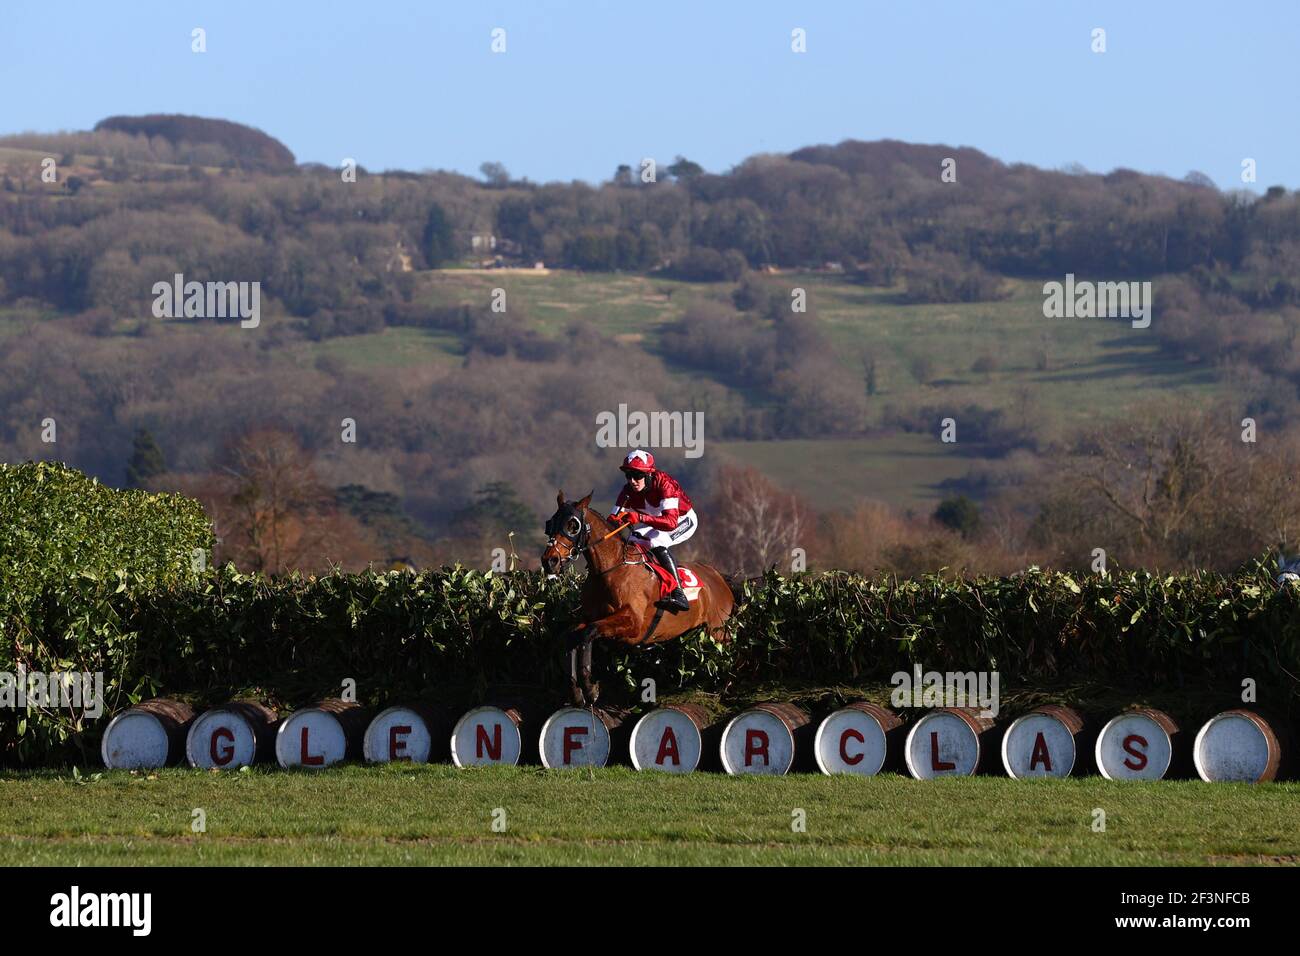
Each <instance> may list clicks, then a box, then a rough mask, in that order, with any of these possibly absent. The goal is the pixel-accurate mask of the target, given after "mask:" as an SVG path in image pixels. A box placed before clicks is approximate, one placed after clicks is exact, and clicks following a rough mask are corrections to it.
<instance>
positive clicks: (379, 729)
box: [361, 705, 433, 763]
mask: <svg viewBox="0 0 1300 956" xmlns="http://www.w3.org/2000/svg"><path fill="white" fill-rule="evenodd" d="M432 750H433V733H432V731H431V730H430V728H429V722H428V721H427V720H425V718H424V717H423V716H422V715H421V714H420V713H419V712H417V711H416V710H414V709H412V708H410V707H404V706H401V705H399V706H396V707H389V708H388V709H387V710H382V711H380V712H379V713H378V714H376V715H375V719H374V720H372V721H371V722H370V724H369V726H367V727H366V735H365V737H364V738H363V740H362V743H361V752H362V755H363V756H364V757H365V758H366V762H367V763H389V762H390V761H408V762H410V763H428V762H429V753H430V752H431V751H432Z"/></svg>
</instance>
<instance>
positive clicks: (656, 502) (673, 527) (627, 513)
mask: <svg viewBox="0 0 1300 956" xmlns="http://www.w3.org/2000/svg"><path fill="white" fill-rule="evenodd" d="M619 467H620V469H621V470H622V472H623V474H624V476H625V477H626V478H627V484H626V485H624V486H623V490H622V491H620V492H619V493H618V500H617V501H615V502H614V512H613V513H612V514H611V515H610V516H609V520H610V521H612V522H613V523H614V524H630V525H632V536H631V538H629V540H631V541H636V542H637V543H639V544H643V545H645V546H646V547H648V548H649V549H650V553H651V554H653V555H654V556H655V557H656V558H657V559H658V560H659V563H660V564H661V565H663V567H664V568H665V569H666V570H667V571H668V573H669V574H671V575H672V576H673V581H674V583H676V585H677V587H676V588H674V589H673V591H672V593H671V594H669V595H668V596H667V597H666V598H664V599H663V600H661V601H659V602H657V604H656V606H658V607H662V608H665V609H667V610H670V611H689V610H690V608H691V605H690V602H689V601H687V600H686V594H685V592H684V591H682V585H681V580H680V579H679V578H678V577H677V565H676V564H674V563H673V558H672V555H670V554H669V553H668V549H669V548H670V547H672V546H673V545H675V544H681V543H682V542H683V541H685V540H686V539H688V538H689V537H690V536H691V535H693V534H694V533H695V529H696V527H698V526H699V519H697V518H696V517H695V507H694V505H692V504H691V499H690V497H689V496H688V495H687V494H686V492H685V491H684V490H683V489H682V486H681V485H679V484H678V483H677V481H676V480H675V479H674V478H673V477H672V475H670V474H668V473H667V472H666V471H656V470H655V459H654V455H652V454H650V453H649V452H648V451H642V450H641V449H639V448H638V449H637V450H636V451H634V452H632V453H631V454H629V455H628V456H627V457H626V458H624V459H623V464H622V465H620V466H619Z"/></svg>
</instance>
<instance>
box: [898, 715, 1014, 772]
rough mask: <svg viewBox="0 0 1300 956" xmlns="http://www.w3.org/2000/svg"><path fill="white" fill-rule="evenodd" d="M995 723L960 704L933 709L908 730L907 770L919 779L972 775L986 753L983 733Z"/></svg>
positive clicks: (906, 748) (904, 755)
mask: <svg viewBox="0 0 1300 956" xmlns="http://www.w3.org/2000/svg"><path fill="white" fill-rule="evenodd" d="M992 726H993V723H992V721H990V720H988V719H987V718H982V717H976V716H974V715H972V714H970V713H967V712H965V711H962V710H959V709H957V708H943V709H940V710H932V711H930V712H929V713H928V714H926V715H925V716H923V717H922V718H921V719H920V720H918V721H917V722H916V723H915V724H913V725H912V729H911V730H910V731H909V732H908V734H907V742H906V743H905V744H904V745H903V758H904V761H905V762H906V764H907V772H908V773H910V774H911V775H912V776H913V777H915V778H916V779H917V780H932V779H934V778H936V777H968V776H970V775H971V774H973V773H975V771H976V770H978V769H979V765H980V759H981V758H982V757H983V746H982V744H981V741H980V737H981V735H982V734H984V733H985V732H987V731H988V729H989V728H991V727H992Z"/></svg>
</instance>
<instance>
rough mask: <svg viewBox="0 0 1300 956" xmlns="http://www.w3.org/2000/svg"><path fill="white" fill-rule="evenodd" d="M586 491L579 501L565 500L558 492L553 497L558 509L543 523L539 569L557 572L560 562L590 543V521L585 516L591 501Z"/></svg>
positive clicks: (565, 561) (564, 562) (550, 572)
mask: <svg viewBox="0 0 1300 956" xmlns="http://www.w3.org/2000/svg"><path fill="white" fill-rule="evenodd" d="M593 494H595V492H594V491H593V492H589V493H588V494H587V497H585V498H583V499H582V500H581V501H565V500H564V492H563V491H561V492H560V493H559V494H558V495H557V496H556V498H555V500H556V503H557V504H558V505H559V508H558V509H557V510H556V512H555V514H553V515H551V520H550V521H548V522H546V536H547V538H548V539H549V540H547V542H546V550H545V551H543V552H542V570H544V571H545V572H546V573H547V574H558V573H559V571H560V569H561V568H562V567H564V565H566V564H569V563H570V562H572V561H575V560H576V559H577V557H578V555H580V554H582V552H583V551H585V550H587V546H588V545H589V544H590V543H591V522H590V521H589V520H588V519H587V506H588V505H589V504H591V496H592V495H593Z"/></svg>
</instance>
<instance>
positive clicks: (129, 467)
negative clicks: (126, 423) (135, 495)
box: [126, 428, 167, 488]
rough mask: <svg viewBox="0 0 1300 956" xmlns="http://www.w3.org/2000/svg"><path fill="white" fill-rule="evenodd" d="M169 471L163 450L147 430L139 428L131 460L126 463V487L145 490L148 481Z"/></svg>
mask: <svg viewBox="0 0 1300 956" xmlns="http://www.w3.org/2000/svg"><path fill="white" fill-rule="evenodd" d="M166 470H167V462H166V461H164V460H163V453H162V449H161V448H159V447H158V442H157V441H156V440H155V439H154V437H153V433H152V432H151V431H149V429H147V428H137V429H136V432H135V438H134V439H133V441H132V444H131V458H130V460H129V461H128V462H127V463H126V486H127V487H128V488H143V487H144V484H145V482H146V481H148V480H149V479H150V478H153V477H154V476H155V475H161V474H162V473H163V472H165V471H166Z"/></svg>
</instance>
